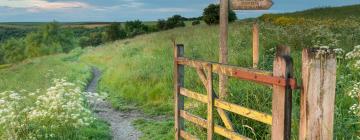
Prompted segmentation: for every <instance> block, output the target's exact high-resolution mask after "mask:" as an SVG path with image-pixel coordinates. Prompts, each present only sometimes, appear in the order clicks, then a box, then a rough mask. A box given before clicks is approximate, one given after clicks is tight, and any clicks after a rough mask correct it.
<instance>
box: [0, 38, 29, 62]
mask: <svg viewBox="0 0 360 140" xmlns="http://www.w3.org/2000/svg"><path fill="white" fill-rule="evenodd" d="M0 48H1V49H0V50H1V52H2V53H3V54H2V58H1V59H2V61H3V62H4V63H14V62H18V61H21V60H24V59H25V58H26V57H25V51H24V50H25V45H24V41H23V39H15V38H11V39H9V40H7V41H6V42H5V43H3V44H2V45H1V46H0Z"/></svg>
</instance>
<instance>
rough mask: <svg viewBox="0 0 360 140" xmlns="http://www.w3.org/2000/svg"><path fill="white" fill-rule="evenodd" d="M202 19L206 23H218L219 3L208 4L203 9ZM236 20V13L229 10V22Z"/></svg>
mask: <svg viewBox="0 0 360 140" xmlns="http://www.w3.org/2000/svg"><path fill="white" fill-rule="evenodd" d="M203 20H204V21H205V23H206V24H208V25H213V24H219V20H220V5H219V4H210V5H209V6H208V7H206V8H205V9H204V12H203ZM235 20H237V17H236V14H235V12H234V11H232V10H229V22H233V21H235Z"/></svg>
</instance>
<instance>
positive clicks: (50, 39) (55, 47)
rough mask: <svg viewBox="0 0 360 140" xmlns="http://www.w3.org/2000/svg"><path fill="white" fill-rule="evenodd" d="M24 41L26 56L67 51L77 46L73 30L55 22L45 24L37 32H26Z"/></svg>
mask: <svg viewBox="0 0 360 140" xmlns="http://www.w3.org/2000/svg"><path fill="white" fill-rule="evenodd" d="M25 42H26V55H27V57H36V56H41V55H49V54H56V53H63V52H65V53H68V52H70V51H71V50H72V49H74V48H76V47H78V46H79V44H78V43H79V42H78V41H77V39H75V36H74V34H73V32H71V31H70V30H65V29H61V27H60V25H59V24H58V23H56V22H52V23H49V24H46V25H45V26H44V27H42V28H41V29H40V30H39V31H38V32H34V33H30V34H28V35H27V36H26V38H25Z"/></svg>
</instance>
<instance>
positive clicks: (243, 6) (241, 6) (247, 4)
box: [231, 0, 274, 10]
mask: <svg viewBox="0 0 360 140" xmlns="http://www.w3.org/2000/svg"><path fill="white" fill-rule="evenodd" d="M273 4H274V3H273V2H272V1H271V0H231V9H233V10H267V9H270V8H271V6H272V5H273Z"/></svg>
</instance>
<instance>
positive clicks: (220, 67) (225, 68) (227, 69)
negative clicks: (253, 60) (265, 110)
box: [177, 57, 273, 76]
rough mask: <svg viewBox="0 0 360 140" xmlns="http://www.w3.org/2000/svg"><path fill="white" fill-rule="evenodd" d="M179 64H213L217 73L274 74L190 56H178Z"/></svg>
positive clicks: (195, 65) (229, 74)
mask: <svg viewBox="0 0 360 140" xmlns="http://www.w3.org/2000/svg"><path fill="white" fill-rule="evenodd" d="M177 62H178V64H181V65H186V66H190V67H194V68H202V67H204V66H206V65H207V64H212V69H213V72H214V73H217V74H225V75H227V76H235V72H237V71H245V72H252V73H255V74H257V75H267V76H272V74H273V73H272V72H269V71H263V70H257V69H248V68H241V67H238V66H232V65H224V64H220V63H216V62H207V61H201V60H192V59H189V58H184V57H179V58H177Z"/></svg>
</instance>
